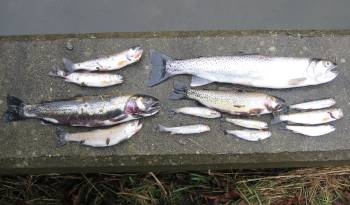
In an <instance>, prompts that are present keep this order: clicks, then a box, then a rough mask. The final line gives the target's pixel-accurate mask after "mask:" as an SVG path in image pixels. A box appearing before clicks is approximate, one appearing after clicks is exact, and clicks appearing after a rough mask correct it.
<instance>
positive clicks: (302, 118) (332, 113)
mask: <svg viewBox="0 0 350 205" xmlns="http://www.w3.org/2000/svg"><path fill="white" fill-rule="evenodd" d="M342 117H343V111H342V110H341V109H340V108H330V109H323V110H315V111H308V112H298V113H290V114H284V115H279V116H276V117H275V118H274V119H273V120H272V121H271V124H276V123H279V122H289V123H296V124H306V125H317V124H324V123H327V122H332V121H335V120H338V119H341V118H342Z"/></svg>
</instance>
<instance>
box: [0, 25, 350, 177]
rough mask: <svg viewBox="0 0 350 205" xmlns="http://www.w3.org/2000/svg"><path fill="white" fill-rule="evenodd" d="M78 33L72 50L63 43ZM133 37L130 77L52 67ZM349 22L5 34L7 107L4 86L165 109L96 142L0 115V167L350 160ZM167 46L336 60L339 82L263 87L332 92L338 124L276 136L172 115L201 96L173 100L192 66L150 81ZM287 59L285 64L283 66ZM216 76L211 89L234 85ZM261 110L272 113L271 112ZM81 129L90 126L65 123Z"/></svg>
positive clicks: (39, 96)
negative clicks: (123, 136)
mask: <svg viewBox="0 0 350 205" xmlns="http://www.w3.org/2000/svg"><path fill="white" fill-rule="evenodd" d="M68 40H70V41H71V42H72V44H73V46H74V50H73V51H69V50H67V49H66V48H65V45H66V42H67V41H68ZM133 45H141V46H142V47H143V48H144V49H145V50H146V52H145V55H144V58H143V59H142V61H141V62H140V63H138V64H135V65H133V66H130V67H127V68H124V69H122V70H121V71H120V72H119V73H120V74H122V75H124V77H125V79H126V83H125V84H123V85H119V86H113V87H110V88H104V89H95V88H81V87H79V86H76V85H73V84H68V83H65V82H64V81H63V80H62V79H59V78H52V77H50V76H48V75H47V74H48V72H49V71H50V69H51V67H52V66H53V65H55V64H57V65H59V66H63V65H62V61H61V59H62V57H68V58H70V59H72V60H73V61H75V62H79V61H83V60H87V59H91V58H95V57H98V56H101V55H107V54H111V53H113V52H115V51H119V50H122V49H125V48H128V47H131V46H133ZM349 47H350V32H349V31H342V32H332V31H329V32H301V34H300V32H295V31H288V32H273V31H271V32H206V33H205V32H203V33H200V32H194V33H191V32H181V33H133V34H118V33H115V34H99V35H96V36H93V35H82V36H79V35H75V36H68V37H67V36H59V35H57V36H47V37H45V36H39V37H36V36H32V37H30V38H24V37H23V38H22V37H14V38H12V37H9V38H7V37H2V38H0V62H1V64H0V84H1V86H0V113H3V112H4V111H5V110H6V95H7V94H11V95H15V96H18V97H20V98H22V99H23V100H25V101H26V102H28V103H35V102H40V101H46V100H53V99H63V98H67V97H71V96H75V95H81V94H83V95H93V94H97V95H98V94H111V95H122V94H129V93H146V94H150V95H153V96H156V97H158V98H159V99H160V100H161V102H162V111H161V112H160V113H159V114H158V115H156V116H154V117H151V118H147V119H145V120H143V121H144V128H143V129H142V130H141V132H140V133H138V134H137V135H135V136H134V137H132V138H131V139H130V140H128V141H126V142H123V143H121V144H119V145H116V146H113V147H109V148H104V149H96V148H90V147H84V146H81V145H79V144H73V143H72V144H67V145H66V146H64V147H60V148H58V147H56V139H55V134H54V133H55V128H56V126H43V125H41V124H40V123H39V121H38V120H25V121H18V122H14V123H8V124H4V123H1V124H0V127H1V129H0V172H3V173H8V172H13V171H15V172H76V171H79V172H80V171H82V172H84V171H86V172H91V171H95V172H96V171H117V172H118V171H120V172H121V171H148V170H153V171H155V170H185V169H218V168H245V167H250V168H261V167H286V166H289V167H290V166H314V165H320V164H327V165H329V164H344V163H349V160H350V143H349V142H350V140H349V134H348V133H349V126H348V124H349V115H348V113H349V110H350V107H349V97H350V96H349V79H350V71H349V65H350V58H349V56H350V50H349ZM150 48H153V49H156V50H159V51H161V52H163V53H165V54H167V55H169V56H171V57H173V58H192V57H196V56H211V55H230V54H233V53H235V52H237V51H246V52H248V53H256V52H258V53H261V54H266V55H274V56H308V57H319V58H327V59H331V60H336V61H337V62H338V63H339V71H340V75H339V77H337V78H336V79H335V80H334V81H333V82H331V83H328V84H324V85H319V86H311V87H304V88H297V89H288V90H267V89H259V90H260V91H263V92H267V93H270V94H273V95H276V96H279V97H282V98H284V99H285V100H286V101H287V102H288V103H297V102H301V101H304V100H308V99H318V98H325V97H334V98H335V99H336V101H337V106H338V107H341V108H342V109H343V110H344V113H345V116H344V118H343V119H342V120H339V121H337V122H336V123H334V124H335V125H336V128H337V130H336V131H335V132H334V133H332V134H330V135H326V136H322V137H305V136H301V135H298V134H293V133H291V132H288V131H284V130H281V129H279V127H278V126H273V127H272V132H273V135H272V137H271V138H269V139H267V140H264V141H261V142H256V143H254V142H247V141H243V140H240V139H237V138H234V137H232V136H228V135H224V134H223V132H222V130H221V127H231V128H234V126H233V125H229V124H220V120H205V119H199V118H195V117H190V116H183V115H176V116H174V117H170V116H169V115H168V114H167V109H168V108H173V107H181V106H185V105H193V104H194V103H193V102H191V101H187V100H181V101H170V100H168V94H169V93H170V92H171V90H172V85H173V81H174V80H175V79H176V80H182V81H185V82H189V76H177V77H174V78H172V79H170V80H168V81H166V82H164V83H162V84H160V85H158V86H156V87H153V88H149V87H147V86H146V83H147V78H148V74H149V72H150V67H149V59H148V55H149V53H148V50H149V49H150ZM281 69H283V68H281ZM232 87H237V86H232V85H225V84H213V85H210V86H207V87H206V88H208V89H232ZM262 119H264V120H270V119H271V116H263V117H262ZM195 122H198V123H205V124H208V125H210V126H211V128H212V131H211V132H208V133H203V134H200V135H195V136H186V137H185V136H170V135H168V134H162V133H159V132H157V130H156V125H157V124H158V123H162V124H165V125H180V124H190V123H195ZM66 129H67V130H69V131H81V130H85V129H83V128H68V127H67V128H66Z"/></svg>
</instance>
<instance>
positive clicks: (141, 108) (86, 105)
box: [3, 94, 160, 127]
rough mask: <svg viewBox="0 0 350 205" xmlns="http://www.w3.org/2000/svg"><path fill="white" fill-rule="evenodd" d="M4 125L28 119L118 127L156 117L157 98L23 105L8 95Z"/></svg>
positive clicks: (86, 98)
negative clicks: (125, 123)
mask: <svg viewBox="0 0 350 205" xmlns="http://www.w3.org/2000/svg"><path fill="white" fill-rule="evenodd" d="M7 104H8V110H7V111H6V112H5V114H4V115H3V119H4V120H5V121H6V122H11V121H16V120H24V119H28V118H37V119H41V120H42V121H44V122H49V123H54V124H65V125H71V126H84V127H101V126H110V125H115V124H120V123H123V122H126V121H131V120H136V119H140V118H143V117H148V116H152V115H154V114H156V113H157V112H159V110H160V102H159V100H158V99H157V98H155V97H152V96H148V95H140V94H136V95H124V96H81V97H74V98H70V99H65V100H58V101H49V102H42V103H38V104H26V103H24V102H23V101H22V100H21V99H19V98H16V97H13V96H8V97H7Z"/></svg>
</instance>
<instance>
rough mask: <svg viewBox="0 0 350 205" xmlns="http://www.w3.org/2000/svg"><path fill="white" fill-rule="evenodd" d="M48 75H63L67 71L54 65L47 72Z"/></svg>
mask: <svg viewBox="0 0 350 205" xmlns="http://www.w3.org/2000/svg"><path fill="white" fill-rule="evenodd" d="M49 75H50V76H54V77H62V78H63V77H65V76H67V72H66V71H65V70H63V69H60V68H59V67H58V66H56V65H54V66H53V67H52V69H51V71H50V72H49Z"/></svg>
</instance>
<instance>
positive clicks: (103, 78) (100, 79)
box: [49, 66, 123, 87]
mask: <svg viewBox="0 0 350 205" xmlns="http://www.w3.org/2000/svg"><path fill="white" fill-rule="evenodd" d="M49 75H51V76H55V77H62V78H64V79H65V81H66V82H70V83H75V84H78V85H81V86H87V87H108V86H112V85H116V84H120V83H123V76H121V75H118V74H111V73H87V72H73V73H68V72H66V71H64V70H61V69H59V68H57V67H56V66H54V67H53V69H52V71H51V72H50V73H49Z"/></svg>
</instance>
